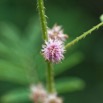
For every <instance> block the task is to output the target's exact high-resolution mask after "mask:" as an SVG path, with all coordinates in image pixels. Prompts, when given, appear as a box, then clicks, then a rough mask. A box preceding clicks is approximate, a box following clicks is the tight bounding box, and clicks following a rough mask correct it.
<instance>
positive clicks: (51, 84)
mask: <svg viewBox="0 0 103 103" xmlns="http://www.w3.org/2000/svg"><path fill="white" fill-rule="evenodd" d="M53 69H54V68H53V65H52V63H50V62H48V68H47V87H48V92H49V93H54V92H55V89H54V71H53Z"/></svg>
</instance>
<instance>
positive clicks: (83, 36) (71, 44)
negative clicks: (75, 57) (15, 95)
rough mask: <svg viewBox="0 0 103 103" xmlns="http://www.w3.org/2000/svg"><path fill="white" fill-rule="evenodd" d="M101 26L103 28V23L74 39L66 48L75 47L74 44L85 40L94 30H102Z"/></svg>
mask: <svg viewBox="0 0 103 103" xmlns="http://www.w3.org/2000/svg"><path fill="white" fill-rule="evenodd" d="M101 26H103V22H101V23H99V24H97V25H96V26H94V27H93V28H91V29H90V30H88V31H87V32H85V33H83V34H82V35H80V36H79V37H76V39H74V40H73V41H71V42H70V43H68V44H67V45H66V46H65V48H66V49H67V48H69V47H71V46H73V45H74V44H76V43H77V42H78V41H79V40H81V39H83V38H85V37H86V36H87V35H89V34H91V33H92V32H93V31H94V30H96V29H98V28H100V27H101Z"/></svg>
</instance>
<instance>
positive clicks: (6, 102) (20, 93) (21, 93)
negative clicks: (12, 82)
mask: <svg viewBox="0 0 103 103" xmlns="http://www.w3.org/2000/svg"><path fill="white" fill-rule="evenodd" d="M29 96H30V94H29V90H28V89H16V90H13V91H11V92H9V93H7V94H6V95H4V96H2V97H1V102H2V103H25V102H27V101H29V100H30V98H29Z"/></svg>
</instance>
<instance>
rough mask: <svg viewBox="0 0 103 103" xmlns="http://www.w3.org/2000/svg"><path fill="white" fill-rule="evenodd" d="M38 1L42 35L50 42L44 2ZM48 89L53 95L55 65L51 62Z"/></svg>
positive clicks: (48, 68)
mask: <svg viewBox="0 0 103 103" xmlns="http://www.w3.org/2000/svg"><path fill="white" fill-rule="evenodd" d="M37 1H38V11H39V16H40V21H41V26H42V33H43V39H44V40H47V41H48V35H47V21H46V15H45V7H44V2H43V0H37ZM47 66H48V67H47V87H48V92H49V93H53V92H54V75H53V73H54V71H53V65H52V63H50V62H47Z"/></svg>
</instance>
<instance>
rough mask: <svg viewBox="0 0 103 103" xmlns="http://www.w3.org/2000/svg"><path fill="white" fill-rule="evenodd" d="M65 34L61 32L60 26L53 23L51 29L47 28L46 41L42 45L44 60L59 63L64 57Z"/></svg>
mask: <svg viewBox="0 0 103 103" xmlns="http://www.w3.org/2000/svg"><path fill="white" fill-rule="evenodd" d="M67 37H68V36H67V35H65V34H63V30H62V29H61V26H57V25H54V27H53V28H52V29H48V41H45V44H44V45H43V46H42V55H43V56H44V58H45V60H47V61H49V62H52V63H59V62H61V60H63V59H64V52H65V47H64V41H65V40H66V39H67Z"/></svg>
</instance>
